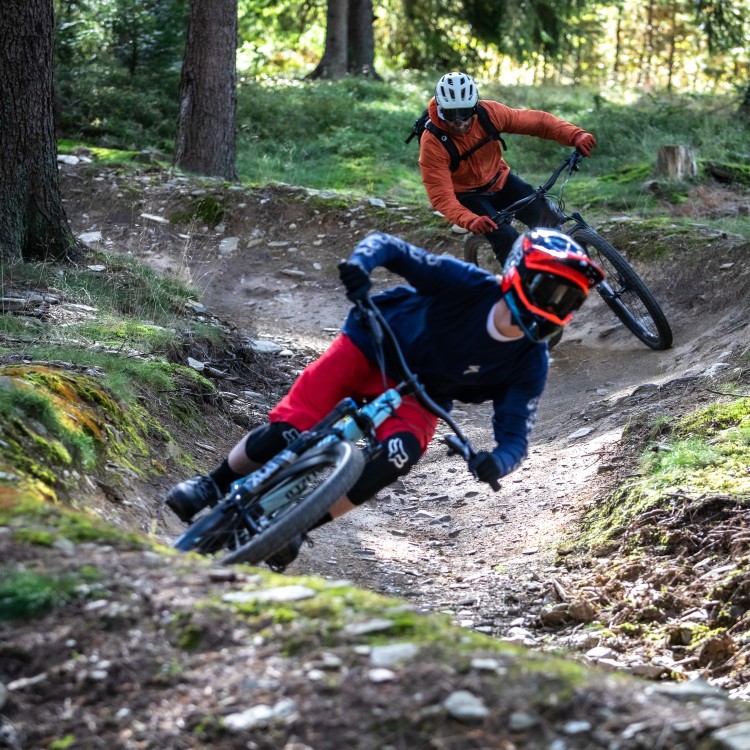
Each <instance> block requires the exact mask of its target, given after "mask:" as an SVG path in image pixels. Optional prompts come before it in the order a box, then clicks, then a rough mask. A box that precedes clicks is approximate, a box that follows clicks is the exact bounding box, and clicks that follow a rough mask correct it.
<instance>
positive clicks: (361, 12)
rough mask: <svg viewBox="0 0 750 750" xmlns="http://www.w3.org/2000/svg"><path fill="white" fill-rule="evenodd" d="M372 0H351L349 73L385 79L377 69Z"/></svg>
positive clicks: (379, 79)
mask: <svg viewBox="0 0 750 750" xmlns="http://www.w3.org/2000/svg"><path fill="white" fill-rule="evenodd" d="M374 22H375V14H374V13H373V11H372V0H349V29H348V40H349V41H348V45H347V48H348V65H347V68H348V70H349V73H351V74H352V75H355V76H367V77H368V78H374V79H375V80H377V81H382V80H383V79H382V78H381V77H380V76H379V75H378V73H377V72H376V71H375V32H374V29H373V23H374Z"/></svg>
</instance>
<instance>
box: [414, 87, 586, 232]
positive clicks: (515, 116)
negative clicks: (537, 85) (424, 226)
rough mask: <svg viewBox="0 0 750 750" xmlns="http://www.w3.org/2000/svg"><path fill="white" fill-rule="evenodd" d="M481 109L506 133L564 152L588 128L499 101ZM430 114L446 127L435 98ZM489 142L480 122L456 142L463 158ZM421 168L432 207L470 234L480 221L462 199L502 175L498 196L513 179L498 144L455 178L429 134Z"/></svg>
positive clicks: (491, 145) (444, 153) (445, 154)
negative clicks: (546, 143)
mask: <svg viewBox="0 0 750 750" xmlns="http://www.w3.org/2000/svg"><path fill="white" fill-rule="evenodd" d="M481 103H482V105H483V106H484V108H485V109H486V110H487V113H488V114H489V116H490V119H491V120H492V122H493V123H494V124H495V127H497V129H498V130H499V131H500V132H501V133H516V134H519V135H534V136H536V137H537V138H545V139H546V140H548V141H557V143H559V144H560V145H561V146H573V141H574V139H575V137H576V136H577V135H578V134H579V133H583V132H585V131H584V130H583V129H582V128H579V127H576V126H575V125H572V124H571V123H569V122H565V120H560V119H558V118H557V117H555V116H554V115H551V114H549V112H539V111H537V110H534V109H511V108H510V107H506V106H505V105H504V104H500V103H499V102H493V101H484V100H483V101H482V102H481ZM428 110H429V113H430V120H432V122H433V123H434V124H435V125H437V126H438V127H440V126H441V120H440V118H439V117H438V114H437V103H436V102H435V98H434V97H433V98H432V99H430V103H429V105H428ZM486 137H487V134H486V133H485V131H484V128H483V127H482V126H481V125H480V124H479V121H478V118H476V117H475V118H474V122H473V123H472V126H471V128H470V129H469V132H468V133H466V135H463V136H458V137H453V136H451V140H452V141H453V142H454V143H455V144H456V148H457V149H458V152H459V153H460V154H463V153H465V152H466V151H468V150H469V149H470V148H471V147H472V146H474V145H475V144H477V143H480V142H481V141H482V140H484V139H485V138H486ZM419 168H420V170H421V172H422V182H423V183H424V186H425V190H426V191H427V197H428V198H429V200H430V203H431V204H432V207H433V208H434V209H435V210H436V211H440V213H441V214H443V216H445V218H446V219H448V220H449V221H451V222H453V223H454V224H458V225H459V226H461V227H464V228H468V224H469V222H470V221H471V220H472V219H474V218H475V217H476V214H475V213H473V212H471V211H469V209H468V208H464V207H463V206H462V205H461V204H460V203H459V202H458V200H457V199H456V193H462V192H465V191H467V190H471V189H472V188H477V187H481V186H482V185H486V184H487V183H488V182H489V181H490V180H491V179H492V178H493V177H494V176H495V175H496V174H499V175H500V176H499V177H498V179H497V182H495V184H494V185H493V186H492V187H491V188H490V190H489V191H488V192H491V193H495V192H497V191H499V190H502V189H503V186H504V185H505V182H506V180H507V179H508V175H509V174H510V167H509V166H508V165H507V164H506V163H505V160H504V159H503V152H502V149H501V147H500V144H499V143H498V142H497V141H490V142H489V143H487V144H486V145H485V146H483V147H482V148H480V149H478V150H477V151H475V152H474V153H473V154H472V155H471V156H470V157H469V158H468V159H464V160H462V161H461V163H460V165H459V167H458V169H457V170H456V171H455V172H451V171H450V156H449V155H448V151H447V150H446V148H445V146H443V144H442V143H440V141H439V140H438V139H437V138H436V137H435V136H434V135H433V134H432V133H430V132H429V131H428V130H425V132H424V134H423V135H422V138H421V139H420V145H419Z"/></svg>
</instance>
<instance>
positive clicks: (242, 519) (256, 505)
mask: <svg viewBox="0 0 750 750" xmlns="http://www.w3.org/2000/svg"><path fill="white" fill-rule="evenodd" d="M356 307H357V315H358V316H359V320H360V322H361V323H362V325H363V326H364V327H365V328H366V330H367V331H368V332H369V333H370V335H371V336H372V337H373V340H374V342H375V343H376V346H377V349H378V352H379V354H380V356H379V357H378V361H379V362H380V368H381V372H382V374H383V378H384V380H383V382H384V383H385V363H384V356H383V354H384V352H385V347H388V351H389V352H390V353H392V355H393V356H395V358H396V362H397V364H398V367H399V368H400V371H401V373H402V380H401V382H400V383H399V384H398V385H396V386H395V387H393V388H387V389H385V390H384V392H383V393H381V394H380V395H379V396H377V397H376V398H374V399H373V400H372V401H370V402H369V403H367V404H365V405H358V404H357V403H356V402H355V401H354V400H353V399H351V398H346V399H343V400H342V401H340V402H339V403H338V404H337V405H336V406H335V407H334V409H333V410H332V411H331V412H330V413H329V414H328V415H327V416H326V417H324V418H323V419H322V420H321V421H320V422H319V423H318V424H316V425H315V426H314V427H312V428H311V429H310V430H307V431H305V432H302V433H301V434H300V435H299V436H298V437H296V438H295V439H294V440H293V441H292V442H291V443H290V444H289V446H288V447H287V448H286V449H284V450H283V451H281V452H280V453H278V454H277V455H276V456H274V457H273V458H272V459H271V460H270V461H268V462H267V463H266V464H264V465H263V466H261V467H260V468H259V469H257V470H256V471H254V472H252V473H251V474H249V475H247V476H246V477H244V478H242V479H240V480H239V481H237V482H235V483H234V484H233V485H232V487H231V488H230V490H229V492H228V493H227V495H226V496H225V497H224V498H223V499H222V500H221V501H220V502H219V503H218V504H217V505H216V506H215V507H214V508H212V509H211V510H210V511H209V512H208V513H206V514H205V515H203V516H200V517H198V519H197V520H196V521H195V522H194V523H193V524H192V525H191V526H190V527H189V528H188V529H187V530H186V531H185V532H183V534H182V535H181V536H179V537H178V538H177V540H176V541H175V542H174V547H175V548H176V549H178V550H182V551H183V552H188V551H194V552H199V553H201V554H204V555H210V554H215V553H223V557H222V558H221V563H222V564H225V565H231V564H235V563H250V564H256V563H261V562H263V561H267V560H268V559H269V558H271V557H273V555H274V554H275V553H277V552H278V551H279V550H281V549H282V548H283V547H285V546H286V545H287V544H288V543H289V542H290V541H292V540H293V539H295V538H296V537H298V536H299V535H300V534H305V532H307V531H308V530H309V529H310V527H311V526H312V525H313V524H314V523H315V522H316V521H317V520H318V519H320V518H321V517H322V516H323V515H324V514H325V513H326V512H327V511H328V510H329V508H330V507H331V506H332V505H333V504H334V503H335V502H336V500H338V498H339V497H341V496H342V495H344V494H346V493H347V492H348V491H349V490H350V489H351V488H352V486H353V485H354V483H355V482H356V481H357V479H359V476H360V474H361V473H362V470H363V469H364V467H365V464H366V462H367V461H368V460H369V459H370V458H372V457H374V456H375V455H376V454H377V452H378V451H380V450H381V447H380V446H379V444H378V439H377V437H376V436H375V429H376V428H377V427H378V426H379V425H380V424H382V423H383V422H384V421H385V420H386V419H387V418H388V417H389V416H391V415H392V414H393V413H394V412H395V411H396V409H398V407H399V406H400V405H401V402H402V400H403V398H404V396H407V395H412V396H415V397H416V398H417V399H418V400H419V401H420V403H421V404H422V405H423V406H424V407H425V408H427V409H429V410H430V411H431V412H433V413H434V414H435V415H437V417H438V418H439V419H441V420H442V421H443V422H445V423H446V424H447V425H448V426H449V427H450V428H451V429H452V430H453V434H447V435H444V436H442V441H443V442H444V443H445V444H446V445H447V447H448V455H460V456H462V457H463V458H464V460H465V461H466V462H467V464H468V462H469V461H470V460H471V459H472V458H473V457H474V456H475V455H476V452H475V450H474V448H473V446H472V445H471V443H470V441H469V439H468V438H467V437H466V436H465V435H464V434H463V433H462V431H461V429H460V428H459V426H458V425H457V424H456V423H455V422H454V421H453V419H452V418H451V416H450V415H449V414H448V413H447V412H446V411H445V410H443V409H442V408H441V407H440V406H439V405H438V404H436V403H435V402H434V401H433V400H432V398H430V396H429V395H428V394H427V392H426V390H425V388H424V386H423V385H422V384H421V383H420V382H419V380H418V379H417V377H416V375H414V373H412V372H411V370H410V369H409V367H408V365H407V363H406V360H405V359H404V355H403V352H402V351H401V348H400V346H399V344H398V341H397V340H396V337H395V336H394V334H393V331H392V330H391V328H390V326H389V325H388V323H387V322H386V320H385V318H384V317H383V315H382V314H381V312H380V310H378V308H377V307H376V306H375V304H374V303H373V302H372V301H371V300H370V299H369V298H367V299H365V300H362V301H358V302H357V303H356ZM490 486H491V487H492V489H493V490H495V491H497V490H498V489H500V484H499V482H498V481H496V480H495V481H492V482H490Z"/></svg>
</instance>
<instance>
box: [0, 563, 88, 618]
mask: <svg viewBox="0 0 750 750" xmlns="http://www.w3.org/2000/svg"><path fill="white" fill-rule="evenodd" d="M98 578H99V574H98V571H96V570H95V569H94V568H91V567H85V568H82V569H81V570H79V571H77V572H76V573H75V574H68V575H64V576H57V575H52V574H49V573H37V572H35V571H33V570H24V569H20V568H14V567H5V568H3V569H0V619H1V620H25V619H29V618H32V617H41V616H43V615H45V614H47V613H48V612H50V611H51V610H53V609H54V608H56V607H61V606H63V605H65V604H67V603H69V602H70V601H72V600H73V599H75V598H78V597H82V596H84V595H85V592H86V591H87V590H88V586H87V585H88V584H90V583H93V582H95V581H96V580H98Z"/></svg>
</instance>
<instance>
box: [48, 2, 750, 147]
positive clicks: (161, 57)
mask: <svg viewBox="0 0 750 750" xmlns="http://www.w3.org/2000/svg"><path fill="white" fill-rule="evenodd" d="M347 11H348V13H349V18H350V23H349V25H348V28H349V29H350V30H351V29H352V28H354V27H355V26H356V24H355V22H354V18H355V17H358V18H359V20H360V21H361V25H364V26H366V27H369V29H370V30H371V34H372V40H373V42H374V52H373V54H372V60H373V65H372V66H369V67H368V66H367V65H364V66H363V65H361V64H358V65H356V66H354V67H352V66H349V71H353V72H355V73H358V74H360V75H364V76H368V77H372V78H378V79H379V78H381V77H382V78H384V79H385V80H386V81H393V80H394V79H400V78H403V76H404V75H405V74H407V75H410V76H412V80H414V79H413V74H414V72H423V73H425V74H426V79H425V85H424V86H423V87H422V86H420V87H419V88H420V92H419V94H420V96H422V97H424V96H425V95H426V94H428V93H429V91H430V85H429V84H427V83H426V81H428V80H429V81H430V83H431V84H434V79H435V78H436V76H437V75H440V74H442V73H444V72H447V71H448V70H453V69H461V70H467V71H469V72H470V73H472V74H473V75H474V76H475V77H477V78H478V79H480V80H484V81H492V82H496V83H498V84H502V85H504V86H517V85H526V86H528V85H534V86H539V85H554V86H556V87H560V86H565V87H571V86H576V87H577V86H585V87H589V88H592V89H597V90H599V91H601V92H606V93H603V94H600V96H606V98H607V99H610V100H617V101H620V102H623V103H627V102H629V101H633V100H634V99H635V98H637V97H643V96H655V95H663V94H678V93H679V94H688V95H691V96H694V97H698V96H701V95H705V94H708V93H714V94H716V93H721V94H726V95H730V96H731V95H736V97H737V100H738V104H740V103H742V102H743V98H744V105H745V109H747V108H748V107H750V97H749V96H748V92H749V91H750V88H749V87H750V51H749V49H748V22H747V20H746V19H747V18H748V17H750V2H749V1H748V0H717V1H716V2H708V1H707V0H612V1H610V2H592V1H591V0H555V1H554V2H550V1H549V0H464V1H463V2H442V0H441V2H437V0H379V1H378V2H376V3H375V4H374V6H373V5H370V4H369V3H364V4H363V3H361V2H360V3H355V1H354V0H351V2H349V0H329V2H328V4H326V3H325V2H323V0H282V1H281V2H278V3H268V2H263V1H258V0H239V3H238V29H237V67H238V71H239V85H240V87H241V89H244V90H245V91H246V92H247V94H248V98H247V108H248V109H247V111H245V112H244V114H243V113H241V114H243V116H242V117H241V118H240V122H241V125H242V127H244V128H245V129H246V130H247V129H249V130H253V129H255V128H256V126H257V127H260V128H262V127H263V124H264V111H263V110H264V109H266V107H267V101H266V99H265V96H264V90H265V89H268V88H269V87H271V88H272V89H276V88H278V87H279V86H281V85H282V83H281V81H284V82H285V84H286V86H287V87H288V86H289V85H290V83H291V82H292V81H296V82H297V83H299V84H300V85H301V82H302V81H304V80H305V79H306V77H310V76H311V75H313V74H316V73H317V75H316V77H328V78H337V77H340V76H341V75H342V74H345V73H346V72H347V68H346V67H344V68H335V67H330V68H326V69H325V70H323V71H321V69H320V66H319V63H320V61H321V57H324V56H327V55H328V54H329V51H330V47H331V46H333V45H334V44H335V38H334V39H333V42H332V37H334V31H335V33H340V32H342V30H341V29H340V28H338V29H335V30H334V29H332V28H330V26H331V23H332V19H333V18H339V19H340V18H344V19H346V18H347ZM189 12H190V4H189V3H188V2H187V0H55V17H56V52H55V64H56V68H55V69H56V86H57V107H58V111H57V115H58V117H57V120H58V127H59V128H60V129H61V131H62V132H63V133H65V134H68V135H77V136H81V137H87V138H91V137H94V138H102V139H105V141H108V142H109V143H110V144H111V145H119V146H128V145H130V146H133V145H136V142H138V145H143V144H142V142H141V141H142V134H143V133H148V134H149V138H154V137H155V138H156V142H155V143H154V144H153V145H159V146H161V147H166V146H167V145H168V144H170V145H171V141H172V138H173V137H174V133H173V130H174V123H175V119H176V116H177V106H178V87H179V77H180V69H181V66H182V62H183V51H184V43H185V28H186V22H187V17H188V14H189ZM327 32H328V35H327ZM342 33H344V34H346V33H347V26H346V24H345V26H344V29H343V32H342ZM362 38H363V37H359V38H349V40H348V42H347V43H348V45H349V47H352V46H357V45H359V44H365V43H366V42H362V41H361V39H362ZM365 38H366V35H365ZM324 53H325V54H324ZM366 54H367V53H366ZM350 57H353V58H357V53H356V52H351V50H350ZM316 66H318V67H316ZM530 106H531V105H530ZM317 114H318V115H319V116H321V117H323V116H324V115H323V113H321V112H318V113H317ZM275 125H276V127H277V129H281V123H276V124H275ZM128 128H130V130H128Z"/></svg>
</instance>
